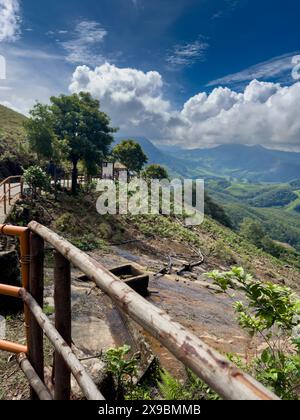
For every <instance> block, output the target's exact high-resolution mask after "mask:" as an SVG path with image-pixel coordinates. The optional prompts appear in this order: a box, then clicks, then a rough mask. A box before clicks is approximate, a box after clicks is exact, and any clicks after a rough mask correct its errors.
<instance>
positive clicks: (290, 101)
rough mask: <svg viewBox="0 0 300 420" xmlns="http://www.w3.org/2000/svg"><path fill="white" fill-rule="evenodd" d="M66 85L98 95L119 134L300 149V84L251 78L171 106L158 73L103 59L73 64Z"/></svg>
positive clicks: (205, 143)
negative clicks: (93, 65)
mask: <svg viewBox="0 0 300 420" xmlns="http://www.w3.org/2000/svg"><path fill="white" fill-rule="evenodd" d="M70 90H71V91H72V92H79V91H81V90H83V91H89V92H90V93H91V94H92V95H93V96H95V97H97V98H98V99H100V101H101V107H102V109H103V110H104V111H105V112H107V113H108V114H109V115H110V116H111V117H112V123H113V124H114V125H115V126H119V127H120V129H121V132H122V133H126V134H132V135H145V136H148V137H149V138H150V139H152V140H154V141H160V142H169V143H173V144H177V145H181V146H183V147H191V148H192V147H210V146H215V145H219V144H224V143H242V144H262V145H265V146H267V147H273V148H276V147H277V148H284V149H288V148H293V149H296V148H298V149H299V150H300V118H299V116H300V115H299V114H300V113H299V103H300V83H295V84H293V85H291V86H283V87H282V86H281V85H280V84H278V83H268V82H261V81H258V80H252V81H251V82H250V83H249V84H248V86H247V87H246V88H245V89H244V91H243V92H235V91H234V90H231V89H229V88H227V87H225V88H224V87H218V88H215V89H214V90H213V91H212V92H211V93H210V94H207V93H205V92H200V93H198V94H197V95H195V96H193V97H192V98H190V99H189V100H187V101H186V103H185V104H184V105H183V107H182V109H179V110H176V109H172V107H171V104H170V102H169V101H168V100H167V99H166V98H165V97H164V94H163V79H162V77H161V75H160V74H159V73H158V72H155V71H150V72H147V73H144V72H142V71H139V70H136V69H131V68H123V69H122V68H118V67H116V66H114V65H111V64H108V63H106V64H104V65H102V66H99V67H96V68H95V69H94V70H92V69H90V68H89V67H87V66H80V67H77V69H76V71H75V72H74V74H73V78H72V83H71V85H70Z"/></svg>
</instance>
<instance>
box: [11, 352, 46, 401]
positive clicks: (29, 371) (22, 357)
mask: <svg viewBox="0 0 300 420" xmlns="http://www.w3.org/2000/svg"><path fill="white" fill-rule="evenodd" d="M17 360H18V363H19V366H20V368H21V369H22V371H23V373H24V375H25V376H26V378H27V380H28V382H29V384H30V386H31V387H32V388H33V389H34V391H35V392H36V394H37V395H38V398H39V399H40V400H47V401H49V400H52V399H53V398H52V395H51V394H50V392H49V390H48V389H47V387H46V386H45V384H44V383H43V382H42V381H41V379H40V378H39V376H38V375H37V373H36V371H35V370H34V369H33V367H32V365H31V363H30V362H29V360H28V359H27V357H26V354H25V353H20V354H19V355H18V356H17Z"/></svg>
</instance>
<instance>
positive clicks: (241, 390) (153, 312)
mask: <svg viewBox="0 0 300 420" xmlns="http://www.w3.org/2000/svg"><path fill="white" fill-rule="evenodd" d="M29 228H30V229H31V230H32V231H34V232H36V233H38V234H39V235H41V236H42V237H43V238H44V239H45V240H46V241H48V242H49V243H50V244H51V245H52V246H53V247H54V248H56V250H58V251H59V252H61V253H62V254H63V255H64V256H65V257H66V258H67V259H68V260H69V261H70V262H72V263H73V264H74V265H75V266H76V267H77V268H79V269H80V270H81V271H82V272H83V273H84V274H86V275H87V276H88V277H89V278H90V279H91V280H93V281H94V282H95V283H96V284H97V285H98V286H99V288H100V289H102V290H103V291H104V292H105V293H107V294H108V295H109V296H110V297H111V298H112V299H113V300H114V302H115V303H116V304H117V305H118V306H119V307H120V308H121V309H123V310H124V311H125V312H126V313H127V314H128V315H130V316H131V318H132V319H134V320H135V321H136V322H137V323H138V324H140V325H141V326H142V327H143V328H145V329H146V330H147V331H148V332H149V333H150V334H151V335H152V336H153V337H155V338H156V339H157V340H158V341H160V343H162V344H163V345H164V346H165V347H166V348H167V349H168V350H169V351H170V352H171V353H173V354H174V355H175V356H176V357H177V359H179V360H180V361H181V362H182V363H183V364H185V365H186V366H187V367H189V368H190V369H191V370H192V371H193V372H194V373H195V374H197V375H198V376H199V377H200V378H201V379H202V380H203V381H204V382H206V383H207V384H208V385H209V386H210V387H211V388H212V389H213V390H214V391H216V392H217V393H218V394H219V395H220V396H221V397H222V398H224V399H229V400H277V399H279V398H278V397H277V396H276V395H275V394H273V393H272V392H271V391H269V390H268V389H266V388H265V387H264V386H263V385H262V384H260V383H259V382H257V381H256V380H255V379H253V378H252V377H251V376H249V375H247V374H246V373H244V372H242V371H241V370H239V369H238V368H237V367H236V366H235V365H234V364H232V363H231V362H229V361H228V359H226V358H225V357H223V356H222V355H220V354H219V353H218V352H217V351H215V350H214V349H213V348H212V347H210V346H208V345H206V344H205V343H204V342H203V341H202V340H200V339H199V338H198V337H196V336H195V335H194V334H192V333H191V332H190V331H188V330H187V329H185V328H184V327H183V326H182V325H180V324H178V323H177V322H174V321H173V320H172V319H171V317H170V316H169V315H168V314H167V313H166V312H165V311H163V310H161V309H159V308H157V307H155V306H154V305H152V304H151V303H149V302H147V301H146V300H145V299H143V298H142V297H141V296H139V295H138V294H137V293H136V292H135V291H134V290H132V289H131V288H129V287H128V286H127V285H126V284H124V283H123V282H122V281H120V280H119V279H118V278H117V277H115V276H113V275H112V274H111V273H110V272H109V271H108V270H107V269H106V268H105V267H103V266H102V265H101V264H100V263H98V262H96V261H95V260H93V259H92V258H91V257H89V256H88V255H87V254H85V253H84V252H82V251H80V250H79V249H78V248H76V247H75V246H73V245H72V244H70V243H69V242H68V241H66V240H65V239H63V238H62V237H60V236H58V235H57V234H56V233H54V232H53V231H51V230H50V229H48V228H46V227H44V226H42V225H40V224H39V223H37V222H31V223H30V224H29ZM99 333H101V332H99Z"/></svg>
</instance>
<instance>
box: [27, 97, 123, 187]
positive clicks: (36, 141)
mask: <svg viewBox="0 0 300 420" xmlns="http://www.w3.org/2000/svg"><path fill="white" fill-rule="evenodd" d="M50 102H51V104H50V105H42V104H40V103H38V104H36V105H35V107H34V108H33V110H32V111H31V113H30V114H31V117H30V119H29V121H28V122H27V123H26V129H27V133H28V137H29V141H30V143H31V145H32V148H33V149H34V150H35V151H36V152H37V153H38V154H40V155H42V156H44V157H46V158H52V157H53V154H54V153H55V152H57V149H58V148H59V147H60V145H61V144H62V143H61V142H64V143H65V145H66V146H67V147H66V148H65V154H66V158H67V159H68V160H69V161H70V162H71V163H72V192H73V193H76V191H77V176H78V169H77V168H78V162H79V161H82V162H83V163H84V164H85V166H86V168H87V171H88V173H89V174H93V173H95V170H96V167H97V164H100V162H101V160H102V159H103V157H104V156H106V155H107V154H108V153H109V148H110V145H111V143H112V141H113V137H112V133H114V132H115V131H116V130H115V129H113V128H112V127H111V126H110V119H109V117H108V116H107V115H106V114H105V113H104V112H102V111H100V102H99V101H98V100H97V99H94V98H93V97H92V96H91V95H90V94H89V93H85V92H80V93H79V94H73V95H70V96H67V95H60V96H59V97H54V96H53V97H51V98H50Z"/></svg>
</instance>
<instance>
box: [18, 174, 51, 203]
mask: <svg viewBox="0 0 300 420" xmlns="http://www.w3.org/2000/svg"><path fill="white" fill-rule="evenodd" d="M23 178H24V182H25V184H27V185H28V186H29V189H30V193H31V196H32V197H33V198H36V197H37V195H38V194H39V193H41V192H42V191H46V192H47V191H50V188H51V179H50V177H49V176H48V175H47V174H46V172H44V171H43V170H42V168H40V167H39V166H30V167H29V168H28V169H26V170H25V171H24V173H23Z"/></svg>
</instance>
